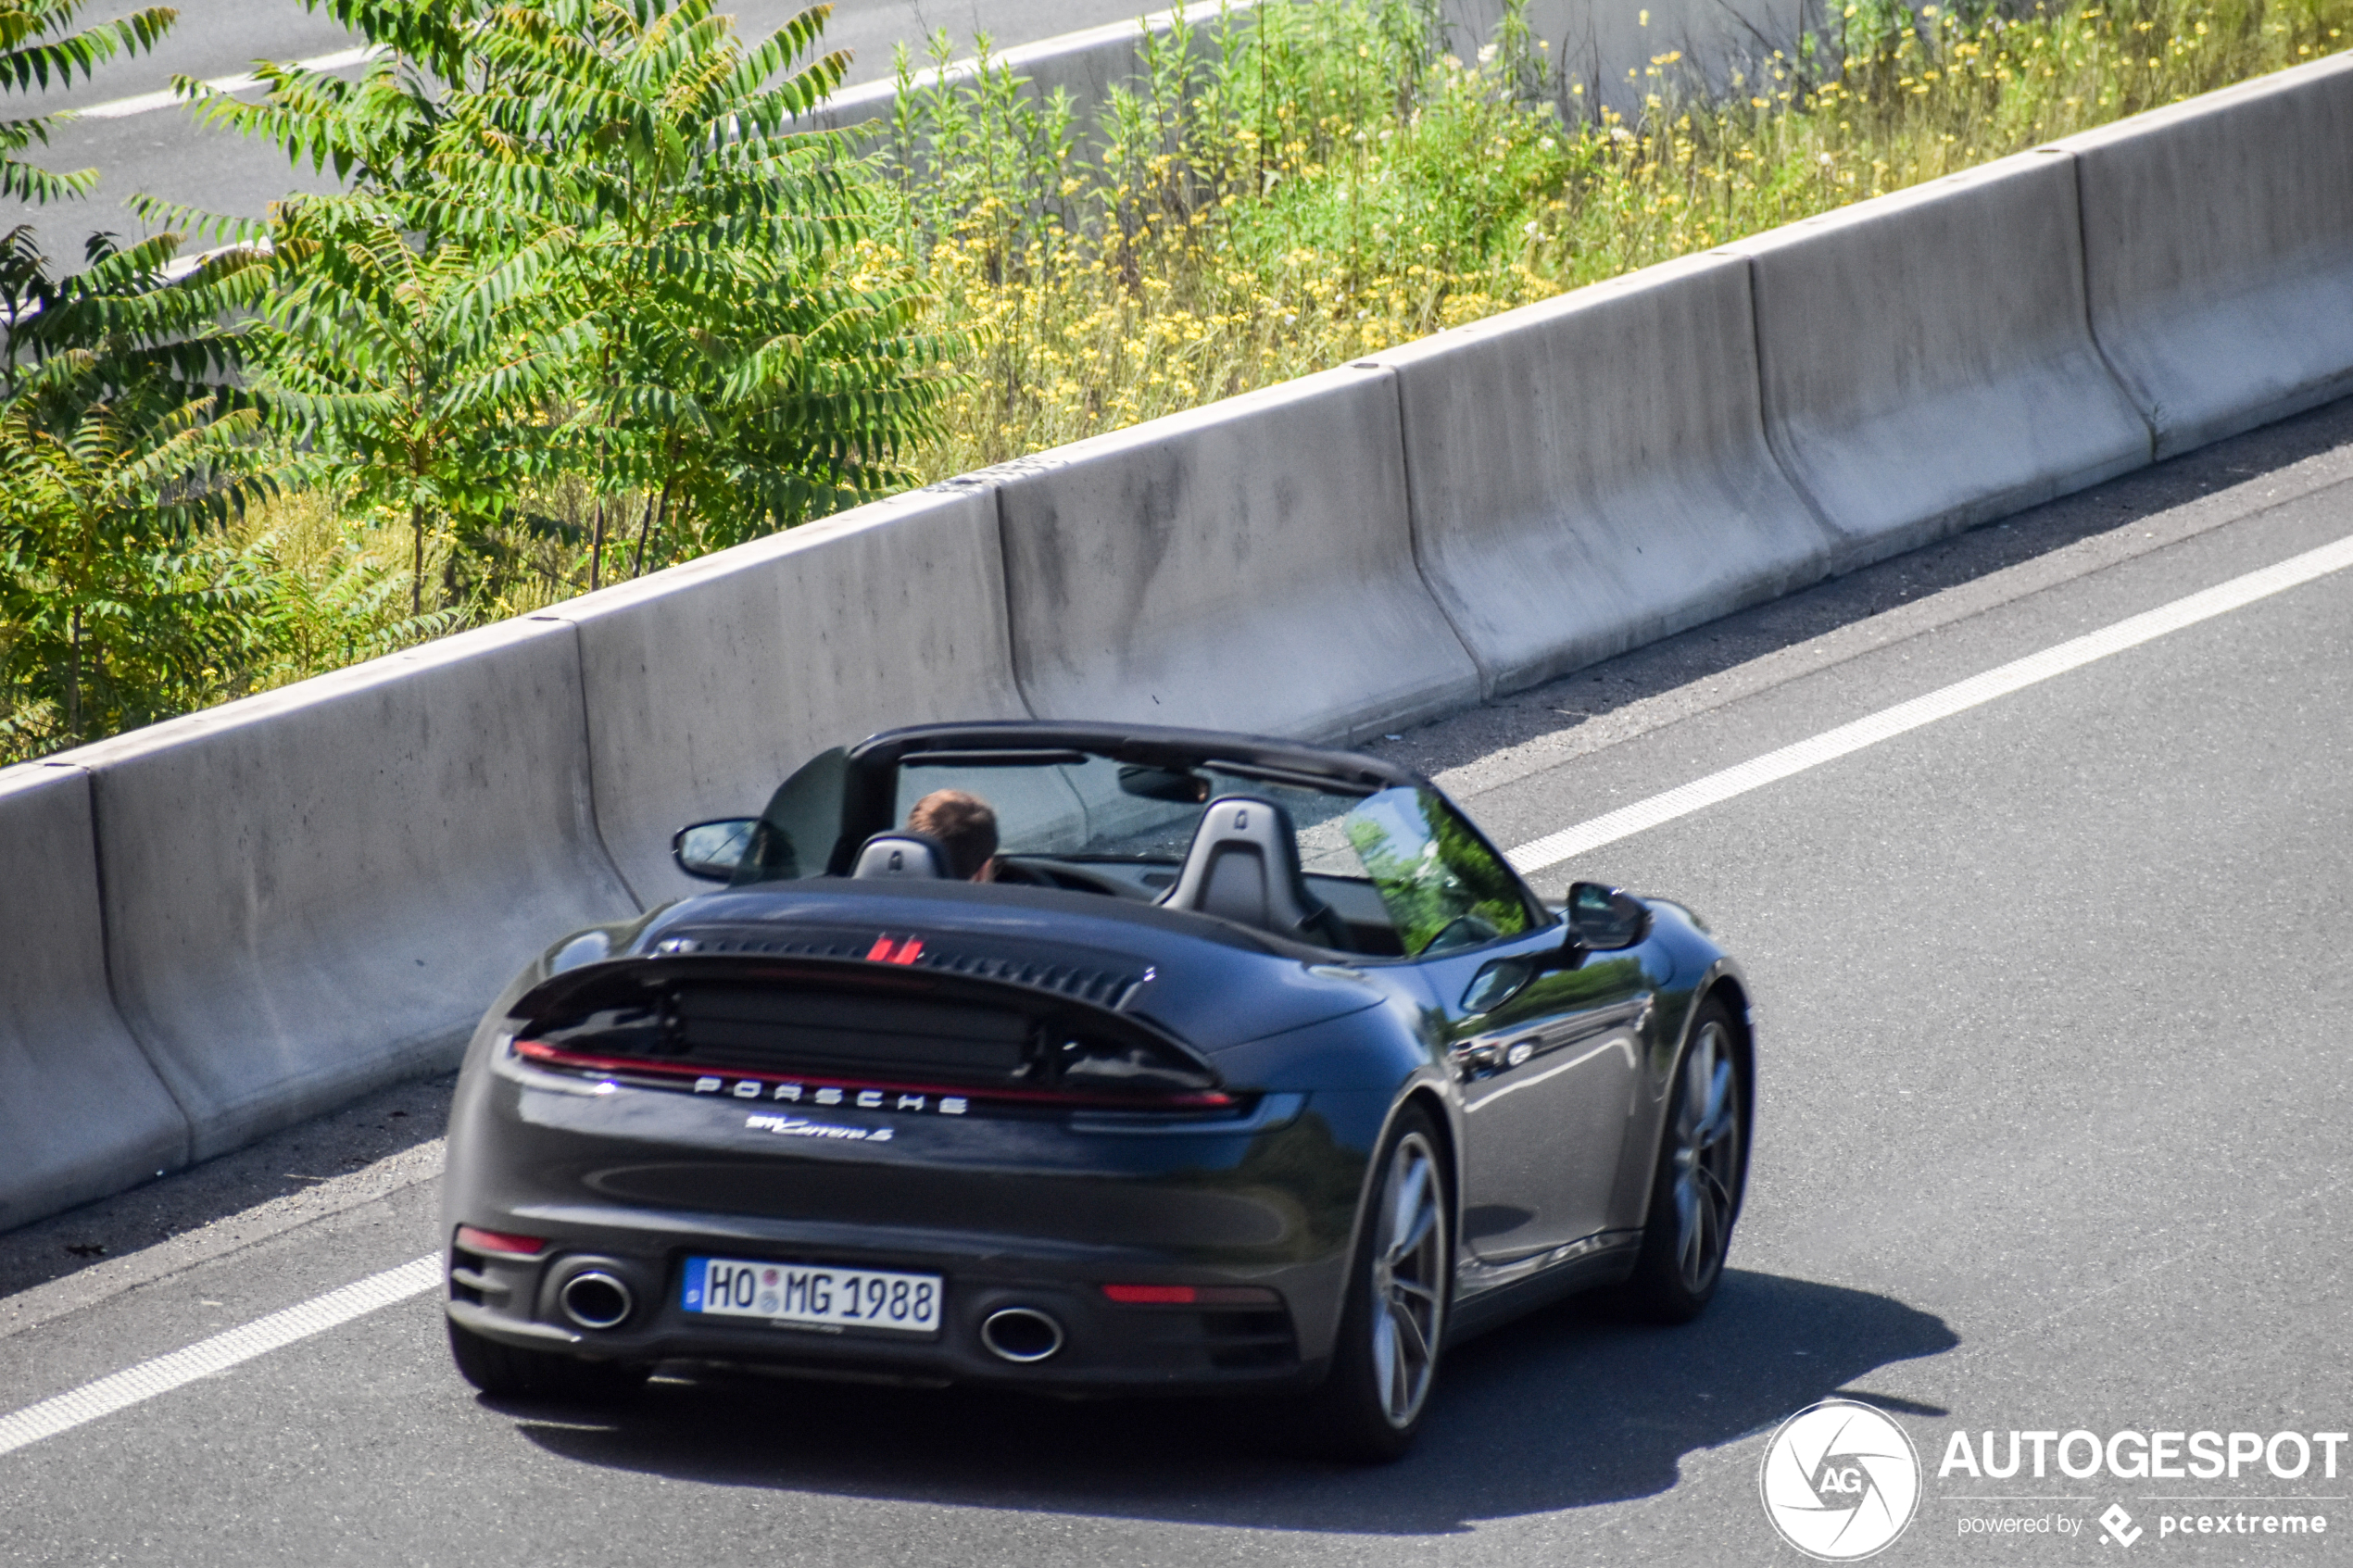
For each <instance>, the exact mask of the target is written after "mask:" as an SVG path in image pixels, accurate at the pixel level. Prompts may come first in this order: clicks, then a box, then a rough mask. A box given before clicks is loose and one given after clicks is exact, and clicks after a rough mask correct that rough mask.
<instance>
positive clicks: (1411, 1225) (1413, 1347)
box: [1372, 1132, 1446, 1430]
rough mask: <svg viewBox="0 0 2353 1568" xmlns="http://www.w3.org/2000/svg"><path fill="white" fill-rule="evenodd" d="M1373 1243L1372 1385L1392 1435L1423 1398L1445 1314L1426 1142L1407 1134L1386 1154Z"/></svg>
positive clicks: (1442, 1229)
mask: <svg viewBox="0 0 2353 1568" xmlns="http://www.w3.org/2000/svg"><path fill="white" fill-rule="evenodd" d="M1379 1219H1380V1225H1379V1230H1378V1233H1377V1234H1376V1236H1374V1241H1373V1247H1374V1251H1373V1280H1372V1285H1373V1292H1372V1294H1373V1323H1372V1329H1373V1333H1372V1353H1373V1382H1374V1386H1375V1387H1376V1388H1377V1389H1378V1391H1379V1395H1380V1403H1381V1411H1382V1413H1383V1414H1384V1415H1386V1416H1387V1417H1388V1419H1389V1424H1390V1425H1391V1426H1393V1427H1397V1428H1399V1429H1401V1430H1402V1429H1403V1428H1404V1427H1407V1426H1410V1425H1412V1424H1413V1423H1414V1420H1415V1418H1416V1416H1418V1415H1419V1414H1420V1413H1421V1408H1422V1402H1423V1400H1425V1399H1428V1397H1429V1386H1430V1380H1431V1378H1432V1377H1433V1375H1434V1374H1436V1372H1437V1368H1438V1344H1439V1336H1440V1335H1441V1332H1442V1331H1443V1330H1444V1328H1445V1315H1446V1210H1445V1203H1444V1195H1443V1192H1442V1191H1441V1185H1440V1182H1439V1177H1438V1161H1437V1159H1436V1158H1435V1156H1434V1155H1433V1154H1432V1152H1431V1150H1430V1146H1429V1140H1428V1138H1426V1137H1424V1136H1423V1135H1421V1134H1420V1133H1418V1132H1414V1133H1408V1134H1406V1135H1404V1136H1403V1137H1402V1138H1400V1139H1399V1140H1398V1141H1397V1147H1396V1148H1395V1149H1394V1150H1393V1151H1392V1152H1391V1153H1390V1160H1389V1172H1388V1176H1387V1179H1386V1180H1385V1181H1384V1182H1383V1183H1382V1186H1381V1196H1380V1210H1379Z"/></svg>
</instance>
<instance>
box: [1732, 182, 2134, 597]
mask: <svg viewBox="0 0 2353 1568" xmlns="http://www.w3.org/2000/svg"><path fill="white" fill-rule="evenodd" d="M1727 250H1728V252H1729V253H1731V254H1738V255H1743V256H1746V257H1748V258H1749V263H1750V266H1751V268H1752V269H1753V272H1754V277H1755V297H1756V343H1757V359H1758V364H1759V369H1760V370H1761V372H1762V376H1763V385H1764V391H1765V429H1766V434H1767V436H1768V439H1770V440H1771V441H1772V443H1773V446H1774V450H1775V451H1776V453H1778V454H1779V455H1780V458H1781V460H1782V463H1783V465H1784V466H1785V467H1786V468H1787V469H1788V470H1789V473H1790V475H1791V477H1792V478H1793V479H1794V480H1795V481H1796V482H1797V483H1798V485H1799V487H1800V488H1801V489H1802V490H1803V491H1805V492H1806V495H1808V496H1809V497H1810V498H1811V499H1812V500H1813V501H1814V502H1815V504H1816V506H1817V507H1818V508H1819V509H1820V511H1821V512H1822V514H1823V515H1824V517H1826V518H1827V519H1828V520H1829V521H1830V522H1831V526H1832V527H1833V528H1835V529H1836V530H1837V532H1838V535H1839V538H1838V542H1837V546H1836V548H1835V551H1834V554H1833V558H1832V561H1831V565H1832V568H1833V570H1837V571H1845V570H1847V569H1848V568H1851V567H1855V566H1858V565H1861V564H1863V563H1865V562H1867V561H1872V560H1877V559H1880V558H1883V557H1886V556H1891V555H1894V554H1896V553H1897V552H1899V551H1902V550H1907V549H1910V548H1912V547H1913V546H1917V545H1919V544H1923V543H1925V542H1927V541H1928V540H1931V539H1934V538H1938V537H1941V536H1943V535H1944V534H1947V533H1956V532H1957V531H1959V530H1961V529H1963V528H1967V527H1969V526H1971V525H1972V524H1975V523H1979V522H1983V521H1987V520H1988V519H1991V518H1995V517H2000V516H2003V515H2005V514H2007V513H2009V512H2014V511H2017V510H2019V509H2020V508H2024V507H2031V506H2033V505H2035V504H2036V503H2038V502H2042V501H2046V500H2049V499H2050V498H2051V497H2052V496H2054V495H2065V494H2066V493H2067V492H2069V491H2070V490H2077V489H2081V488H2082V487H2083V486H2084V485H2087V484H2095V483H2098V482H2099V481H2101V480H2104V479H2108V478H2111V477H2113V476H2115V475H2117V474H2120V473H2123V472H2125V471H2127V470H2131V469H2134V468H2138V467H2140V466H2141V465H2142V464H2145V463H2146V462H2148V461H2149V458H2150V437H2149V430H2148V426H2147V425H2146V423H2145V422H2144V421H2143V420H2142V419H2141V416H2140V414H2139V413H2138V412H2137V411H2136V410H2135V409H2134V408H2133V405H2132V402H2131V401H2130V400H2129V399H2128V398H2127V397H2126V396H2125V395H2124V393H2123V390H2122V389H2121V388H2120V387H2119V386H2118V385H2117V383H2116V380H2115V378H2114V377H2113V376H2111V375H2110V374H2109V373H2108V368H2107V366H2106V365H2105V364H2104V363H2103V362H2102V361H2101V358H2100V356H2099V353H2098V351H2097V350H2096V349H2095V347H2094V346H2093V344H2092V337H2091V332H2090V329H2089V327H2088V325H2087V322H2086V319H2085V314H2084V303H2083V258H2082V235H2081V232H2080V230H2079V228H2078V225H2077V218H2076V198H2075V164H2074V161H2073V160H2072V159H2071V158H2069V157H2066V156H2064V155H2057V154H2052V153H2045V152H2036V153H2027V154H2022V155H2020V156H2019V157H2008V158H2003V159H2001V160H2000V161H1998V162H1995V163H1990V164H1987V165H1985V166H1983V167H1982V168H1981V169H1972V170H1970V171H1969V172H1968V173H1964V174H1956V175H1953V176H1950V177H1948V178H1946V179H1943V180H1938V181H1933V182H1930V183H1928V184H1925V185H1921V186H1918V187H1915V188H1914V189H1912V190H1908V191H1903V192H1898V193H1897V194H1894V195H1888V196H1881V197H1879V198H1877V199H1875V200H1872V201H1868V202H1863V203H1859V204H1857V205H1856V206H1855V207H1847V208H1845V209H1843V210H1842V211H1839V212H1834V213H1831V214H1829V215H1827V216H1824V217H1821V218H1816V219H1810V220H1806V221H1805V222H1802V223H1793V224H1791V225H1790V226H1788V227H1787V228H1784V229H1777V230H1774V231H1773V232H1770V233H1768V234H1762V235H1759V236H1757V237H1756V238H1755V239H1751V240H1746V241H1743V242H1742V243H1741V244H1740V245H1732V246H1729V247H1727Z"/></svg>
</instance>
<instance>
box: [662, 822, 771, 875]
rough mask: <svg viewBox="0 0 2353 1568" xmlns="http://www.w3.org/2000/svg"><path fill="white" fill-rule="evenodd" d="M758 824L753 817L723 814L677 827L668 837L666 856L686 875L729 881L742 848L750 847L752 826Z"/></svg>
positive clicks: (742, 852)
mask: <svg viewBox="0 0 2353 1568" xmlns="http://www.w3.org/2000/svg"><path fill="white" fill-rule="evenodd" d="M758 826H760V819H759V818H757V817H723V818H721V819H720V820H719V821H717V822H697V823H695V825H694V826H692V827H684V828H680V829H679V830H678V833H677V836H675V837H673V839H671V841H670V858H671V859H673V860H676V861H677V862H678V869H679V870H680V871H682V872H686V874H687V875H688V876H691V877H698V878H700V879H701V880H702V881H704V882H733V881H734V880H735V877H736V867H737V866H739V865H741V864H743V859H744V851H745V850H747V849H749V847H751V834H752V830H753V829H754V828H757V827H758Z"/></svg>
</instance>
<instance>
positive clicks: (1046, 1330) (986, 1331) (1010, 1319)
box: [980, 1307, 1063, 1365]
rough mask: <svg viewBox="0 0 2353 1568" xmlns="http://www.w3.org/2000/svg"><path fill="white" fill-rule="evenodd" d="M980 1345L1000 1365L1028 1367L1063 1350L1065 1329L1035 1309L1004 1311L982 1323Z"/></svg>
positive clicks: (1022, 1308) (990, 1316) (1001, 1309)
mask: <svg viewBox="0 0 2353 1568" xmlns="http://www.w3.org/2000/svg"><path fill="white" fill-rule="evenodd" d="M980 1342H981V1343H982V1344H983V1345H986V1346H988V1353H989V1354H990V1355H992V1356H995V1357H996V1358H997V1359H998V1360H1000V1361H1013V1362H1016V1363H1019V1364H1021V1365H1027V1364H1028V1363H1029V1362H1032V1361H1044V1360H1046V1359H1047V1358H1048V1357H1049V1356H1051V1355H1052V1354H1054V1352H1056V1351H1057V1350H1060V1349H1061V1348H1063V1325H1062V1324H1060V1323H1056V1322H1055V1321H1054V1320H1053V1319H1052V1318H1051V1317H1049V1316H1047V1315H1046V1314H1045V1313H1044V1312H1041V1311H1038V1309H1037V1308H1035V1307H1001V1308H1000V1309H998V1310H997V1311H993V1312H991V1313H989V1314H988V1317H987V1318H985V1319H983V1320H982V1322H981V1325H980Z"/></svg>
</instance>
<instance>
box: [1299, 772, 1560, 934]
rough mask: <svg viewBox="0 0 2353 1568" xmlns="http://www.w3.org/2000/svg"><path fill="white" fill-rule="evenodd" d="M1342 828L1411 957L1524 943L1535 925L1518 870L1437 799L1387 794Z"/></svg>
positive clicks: (1419, 792) (1423, 793) (1409, 792)
mask: <svg viewBox="0 0 2353 1568" xmlns="http://www.w3.org/2000/svg"><path fill="white" fill-rule="evenodd" d="M1342 826H1343V831H1344V832H1345V833H1346V834H1347V836H1348V843H1349V847H1351V848H1353V850H1355V852H1356V859H1358V860H1359V861H1361V862H1362V863H1363V865H1364V868H1365V874H1366V875H1367V876H1369V877H1370V878H1371V879H1372V883H1373V886H1374V888H1375V889H1376V890H1377V891H1378V893H1379V894H1380V900H1381V904H1382V906H1383V907H1384V908H1385V909H1388V911H1389V918H1390V923H1391V924H1393V925H1395V926H1396V928H1397V935H1398V939H1399V941H1400V942H1401V943H1402V944H1403V947H1404V949H1405V953H1406V956H1407V957H1409V958H1417V957H1420V956H1421V955H1423V954H1425V953H1440V952H1448V951H1451V950H1453V949H1454V948H1456V947H1477V946H1478V945H1479V944H1480V943H1482V942H1492V941H1494V940H1495V939H1496V938H1498V937H1502V936H1517V935H1521V934H1522V933H1524V932H1526V931H1528V930H1529V928H1530V926H1531V925H1532V924H1533V923H1534V922H1533V917H1532V916H1531V915H1530V914H1529V909H1528V903H1527V900H1526V898H1525V897H1523V896H1522V895H1521V893H1520V889H1519V882H1518V879H1517V878H1516V877H1515V876H1513V875H1512V872H1511V868H1510V867H1509V866H1507V865H1505V864H1504V862H1503V861H1502V860H1501V859H1498V858H1497V857H1496V855H1495V853H1494V851H1493V850H1491V849H1490V848H1488V847H1487V846H1486V844H1485V843H1484V842H1483V841H1481V840H1480V838H1479V836H1478V834H1476V833H1475V832H1473V831H1472V830H1471V826H1470V824H1469V823H1467V822H1464V821H1463V819H1462V818H1460V817H1459V816H1457V815H1455V814H1454V811H1453V809H1452V808H1451V807H1449V806H1448V805H1447V804H1446V802H1445V801H1444V800H1442V799H1441V798H1440V797H1438V795H1437V794H1436V793H1435V792H1433V791H1430V790H1426V789H1415V788H1410V787H1407V786H1403V785H1400V786H1397V787H1395V788H1391V789H1385V790H1382V791H1381V792H1380V793H1379V794H1378V795H1374V796H1371V797H1367V798H1365V799H1364V800H1362V801H1359V802H1358V803H1357V805H1356V808H1355V809H1353V810H1352V811H1350V812H1349V813H1348V817H1347V820H1346V822H1344V823H1343V824H1342Z"/></svg>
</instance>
